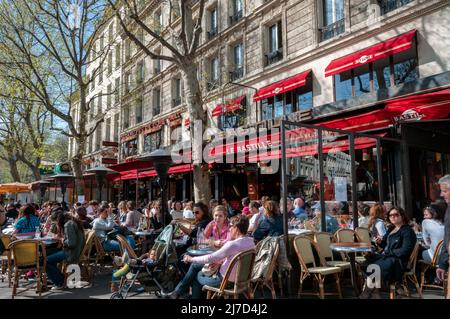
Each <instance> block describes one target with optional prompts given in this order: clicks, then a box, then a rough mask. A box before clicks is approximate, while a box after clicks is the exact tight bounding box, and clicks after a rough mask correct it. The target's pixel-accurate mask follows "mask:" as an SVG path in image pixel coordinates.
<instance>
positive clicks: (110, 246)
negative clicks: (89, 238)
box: [102, 236, 136, 252]
mask: <svg viewBox="0 0 450 319" xmlns="http://www.w3.org/2000/svg"><path fill="white" fill-rule="evenodd" d="M127 241H128V243H129V244H130V246H131V248H133V249H134V248H135V247H136V242H135V241H134V238H133V236H127ZM102 246H103V249H104V250H105V251H106V252H109V251H120V245H119V242H118V241H117V240H113V239H107V240H105V241H104V242H103V243H102Z"/></svg>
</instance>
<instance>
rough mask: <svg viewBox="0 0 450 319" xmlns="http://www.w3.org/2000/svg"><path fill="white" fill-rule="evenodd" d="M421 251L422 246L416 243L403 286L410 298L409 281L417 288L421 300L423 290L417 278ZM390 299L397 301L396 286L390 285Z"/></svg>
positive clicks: (404, 274) (404, 276) (404, 275)
mask: <svg viewBox="0 0 450 319" xmlns="http://www.w3.org/2000/svg"><path fill="white" fill-rule="evenodd" d="M419 251H420V244H419V243H416V245H415V246H414V249H413V251H412V253H411V256H410V257H409V260H408V264H407V266H406V271H405V272H404V273H403V286H404V288H405V289H406V293H407V296H408V297H409V295H410V293H409V290H408V279H409V280H410V281H411V282H412V283H413V284H414V285H415V286H416V290H417V293H418V294H419V296H420V298H423V296H422V290H421V289H420V285H419V281H418V280H417V276H416V264H417V256H418V254H419ZM389 297H390V299H395V285H390V294H389Z"/></svg>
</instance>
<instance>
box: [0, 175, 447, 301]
mask: <svg viewBox="0 0 450 319" xmlns="http://www.w3.org/2000/svg"><path fill="white" fill-rule="evenodd" d="M439 183H440V187H441V195H442V197H443V199H442V200H439V201H436V202H435V203H432V204H430V205H428V206H426V207H424V209H423V221H422V223H421V224H417V223H415V222H412V221H410V220H409V218H408V214H407V213H406V212H405V211H404V210H403V209H402V208H400V207H392V208H390V209H389V210H387V209H386V208H385V206H384V205H381V204H378V203H375V204H373V205H371V206H369V205H365V204H360V205H358V224H359V227H366V228H368V230H369V231H370V234H371V236H372V242H373V244H374V245H376V246H377V248H378V250H377V252H376V253H375V254H370V256H368V258H367V259H368V261H369V262H370V263H375V264H378V265H379V266H380V268H381V270H382V277H383V280H384V281H385V282H386V283H388V282H401V276H402V274H403V272H404V271H405V269H406V268H405V267H406V264H407V262H408V260H409V257H410V255H411V253H412V250H413V248H414V246H415V244H416V240H417V233H421V234H422V237H423V243H422V244H423V249H422V251H421V252H420V258H422V259H424V260H425V261H430V260H431V258H432V257H433V255H434V254H435V250H436V246H437V243H438V242H439V241H440V240H444V245H443V247H445V249H443V250H442V252H441V258H440V263H439V268H438V271H437V276H436V279H435V280H436V281H442V280H443V279H444V275H445V273H446V272H447V269H448V252H447V249H446V248H447V247H448V242H449V223H450V217H449V215H450V212H449V208H448V203H449V202H450V175H447V176H444V177H443V178H441V180H440V181H439ZM167 205H168V210H167V211H166V212H164V211H163V209H162V206H163V205H162V203H161V201H160V200H155V201H152V202H150V203H149V204H148V205H145V206H144V207H143V206H142V205H136V204H135V203H134V202H133V201H127V202H126V201H122V202H120V203H118V205H117V206H116V205H114V204H113V203H107V202H101V203H98V202H97V201H95V200H93V201H90V202H86V203H76V204H75V205H74V206H73V207H71V208H70V209H68V210H67V209H64V205H61V204H59V203H56V202H46V203H44V204H43V205H42V206H41V207H39V205H36V204H26V205H24V206H22V207H18V205H14V204H9V205H7V207H6V208H3V206H1V207H0V226H2V227H3V228H4V227H6V226H7V225H9V224H12V225H14V233H13V234H23V233H34V232H35V230H36V228H38V229H39V230H40V231H41V232H42V234H43V235H45V236H53V237H54V238H56V239H57V240H58V242H59V245H58V246H57V247H56V248H54V250H51V251H50V253H47V269H46V271H47V275H48V278H49V279H50V281H51V282H53V284H54V289H63V284H64V282H63V280H64V276H63V274H62V273H61V271H60V270H59V268H58V267H57V264H58V263H60V262H61V261H64V260H65V261H67V262H68V263H73V262H76V260H77V259H78V258H79V255H80V253H81V250H82V248H83V246H84V240H85V239H84V238H85V235H84V233H85V230H89V229H92V230H93V231H94V232H95V235H96V236H97V238H98V239H99V241H100V242H101V244H102V246H103V248H104V250H105V251H106V252H119V251H120V244H119V242H118V241H117V240H116V239H115V238H114V236H111V233H114V231H116V232H119V233H121V234H123V235H124V236H125V238H126V239H127V241H128V243H129V244H130V246H131V247H132V248H133V249H134V248H136V241H135V236H134V232H136V231H141V230H150V229H153V230H161V229H163V228H164V227H165V225H168V224H171V225H174V226H176V228H177V229H179V234H178V235H180V236H183V237H185V239H186V240H185V241H184V244H182V245H179V246H177V255H178V256H179V263H178V266H179V268H180V270H181V273H182V274H183V276H182V278H181V280H180V282H179V284H178V285H177V286H176V288H175V290H173V291H171V292H169V293H166V294H165V296H167V297H170V298H179V297H182V296H186V295H187V294H188V293H189V291H190V288H192V298H200V297H201V294H202V292H201V286H202V285H205V284H208V285H210V286H211V285H212V286H218V285H219V284H220V282H221V279H222V276H223V274H224V272H225V271H226V268H227V266H228V264H229V263H230V261H231V259H232V258H233V257H234V256H236V254H238V253H239V252H242V251H244V250H247V249H251V248H254V247H255V243H256V242H258V241H260V240H263V239H264V238H266V237H267V236H280V235H282V234H283V214H284V206H286V208H287V211H286V213H287V215H288V216H287V218H288V219H289V225H290V226H291V227H299V228H302V227H305V228H306V227H307V226H306V225H309V226H308V227H312V229H313V230H318V231H319V230H321V221H322V218H321V214H322V212H321V207H320V204H319V203H307V202H306V201H305V199H304V198H302V197H298V198H288V199H287V203H286V205H284V203H283V202H281V203H280V202H278V201H275V200H273V199H271V198H269V197H268V196H263V197H262V198H261V199H260V200H259V201H257V200H250V199H249V198H243V199H242V201H241V203H240V205H239V209H238V208H237V207H236V206H235V205H234V207H233V206H232V205H231V204H230V202H229V201H228V200H227V199H226V198H222V199H221V200H220V201H218V200H216V199H212V200H211V201H210V202H209V203H208V205H207V204H206V203H203V202H193V201H188V200H185V201H180V200H177V199H175V198H172V199H170V200H169V201H168V203H167ZM325 215H326V216H325V221H326V230H327V231H328V232H330V233H334V232H335V231H337V230H338V229H339V228H353V219H352V215H351V214H350V208H349V205H348V203H346V202H338V203H336V204H335V205H334V206H333V207H331V208H330V209H329V211H328V212H326V213H325ZM444 216H445V220H444ZM185 220H189V221H190V223H189V224H186V223H183V221H185ZM189 225H190V226H189ZM200 233H201V234H202V238H205V239H206V241H207V242H208V244H209V245H210V246H211V247H212V248H214V249H215V250H216V251H215V252H213V253H212V254H209V255H206V256H202V257H191V256H189V255H188V254H186V251H187V248H188V247H190V246H191V245H193V244H195V243H196V242H197V240H198V238H199V234H200ZM147 244H148V245H147V246H146V249H144V251H143V252H147V251H148V253H147V254H146V255H145V256H147V258H148V256H149V255H152V252H151V244H149V243H147ZM148 249H150V250H148ZM153 253H154V252H153ZM143 256H144V255H143ZM152 256H153V255H152ZM205 264H207V265H208V267H206V268H205ZM207 269H209V270H211V269H215V270H217V271H216V272H214V275H211V273H210V271H207ZM118 276H119V275H118ZM119 277H120V276H119ZM363 293H365V296H370V294H372V293H373V291H367V290H366V291H365V292H363Z"/></svg>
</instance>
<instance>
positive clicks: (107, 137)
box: [105, 117, 111, 141]
mask: <svg viewBox="0 0 450 319" xmlns="http://www.w3.org/2000/svg"><path fill="white" fill-rule="evenodd" d="M105 126H106V127H105V141H110V139H111V118H110V117H108V118H107V119H106V124H105Z"/></svg>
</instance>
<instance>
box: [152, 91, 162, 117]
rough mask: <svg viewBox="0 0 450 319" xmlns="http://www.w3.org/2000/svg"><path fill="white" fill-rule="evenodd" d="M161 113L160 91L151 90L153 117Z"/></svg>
mask: <svg viewBox="0 0 450 319" xmlns="http://www.w3.org/2000/svg"><path fill="white" fill-rule="evenodd" d="M159 113H161V90H160V89H154V90H153V116H155V115H158V114H159Z"/></svg>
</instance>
